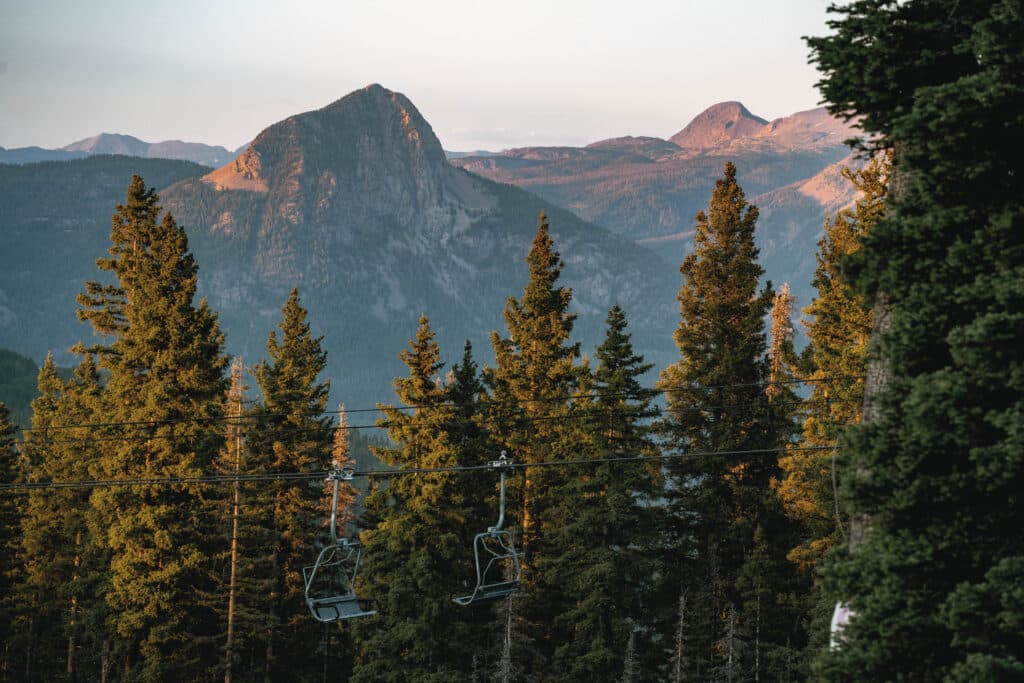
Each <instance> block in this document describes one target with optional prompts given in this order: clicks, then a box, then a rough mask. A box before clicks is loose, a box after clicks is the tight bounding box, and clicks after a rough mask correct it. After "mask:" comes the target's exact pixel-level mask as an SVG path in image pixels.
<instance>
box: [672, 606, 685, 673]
mask: <svg viewBox="0 0 1024 683" xmlns="http://www.w3.org/2000/svg"><path fill="white" fill-rule="evenodd" d="M678 619H679V621H678V625H677V626H676V655H675V662H674V666H673V671H672V681H673V683H682V681H683V654H684V652H683V642H684V639H685V637H686V630H685V627H686V591H685V590H684V591H683V594H682V595H680V596H679V617H678Z"/></svg>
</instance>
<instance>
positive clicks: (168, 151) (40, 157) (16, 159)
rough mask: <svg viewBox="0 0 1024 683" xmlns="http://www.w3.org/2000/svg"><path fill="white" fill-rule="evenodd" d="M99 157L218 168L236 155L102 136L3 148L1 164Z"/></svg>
mask: <svg viewBox="0 0 1024 683" xmlns="http://www.w3.org/2000/svg"><path fill="white" fill-rule="evenodd" d="M96 154H123V155H125V156H132V157H142V158H145V159H181V160H184V161H192V162H195V163H197V164H203V165H204V166H219V165H221V164H225V163H227V162H228V161H230V160H231V159H233V158H234V157H235V156H236V154H237V152H231V151H228V150H227V149H225V148H224V147H220V146H219V145H204V144H202V143H199V142H182V141H181V140H164V141H163V142H144V141H142V140H140V139H138V138H136V137H132V136H131V135H119V134H114V133H100V134H99V135H94V136H93V137H91V138H85V139H84V140H79V141H77V142H72V143H71V144H70V145H65V146H63V147H60V148H58V149H44V148H42V147H17V148H14V149H4V148H3V147H0V163H4V164H27V163H33V162H38V161H65V160H68V159H81V158H84V157H88V156H93V155H96Z"/></svg>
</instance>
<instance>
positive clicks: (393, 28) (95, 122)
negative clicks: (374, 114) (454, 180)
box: [0, 0, 828, 151]
mask: <svg viewBox="0 0 1024 683" xmlns="http://www.w3.org/2000/svg"><path fill="white" fill-rule="evenodd" d="M827 5H828V2H827V0H759V1H758V0H710V1H709V0H618V1H615V2H607V1H605V0H590V1H577V0H512V1H504V2H496V1H494V0H465V1H464V0H414V1H407V0H398V1H382V0H359V1H353V0H335V1H328V0H318V1H314V0H309V1H298V0H294V1H292V2H270V1H267V0H176V1H174V2H162V1H155V0H154V1H142V0H91V1H86V0H0V146H4V147H8V148H9V147H22V146H27V145H39V146H42V147H59V146H62V145H65V144H68V143H70V142H73V141H75V140H79V139H82V138H86V137H90V136H92V135H95V134H97V133H100V132H109V133H126V134H129V135H134V136H136V137H138V138H141V139H143V140H146V141H149V142H156V141H159V140H167V139H181V140H188V141H191V142H205V143H207V144H213V145H223V146H225V147H228V148H229V149H233V148H235V147H237V146H239V145H241V144H242V143H244V142H247V141H249V140H250V139H252V138H253V137H254V136H255V135H256V134H257V133H259V131H260V130H262V129H263V128H265V127H266V126H268V125H270V124H272V123H274V122H276V121H279V120H281V119H283V118H285V117H287V116H290V115H291V114H295V113H298V112H302V111H308V110H310V109H317V108H319V107H322V106H324V105H325V104H328V103H330V102H332V101H334V100H336V99H338V98H340V97H342V96H344V95H345V94H347V93H349V92H351V91H352V90H355V89H358V88H361V87H363V86H365V85H368V84H370V83H380V84H381V85H383V86H384V87H386V88H390V89H392V90H397V91H399V92H402V93H404V94H405V95H407V96H408V97H409V99H411V100H412V102H413V103H414V104H415V105H416V106H417V108H419V110H420V112H421V113H422V114H423V116H424V117H425V118H426V119H427V121H429V122H430V124H431V125H432V126H433V128H434V131H435V132H436V133H437V136H438V137H439V138H440V139H441V142H442V144H443V145H444V147H445V149H449V150H462V151H465V150H474V149H490V150H499V149H504V148H508V147H516V146H526V145H557V144H564V145H580V144H586V143H589V142H594V141H596V140H601V139H605V138H609V137H616V136H620V135H653V136H657V137H669V136H671V135H672V134H674V133H675V132H677V131H678V130H679V129H681V128H682V127H683V126H684V125H686V123H687V122H688V121H689V120H690V119H691V118H692V117H693V116H695V115H696V114H698V113H700V112H701V111H702V110H703V109H705V108H707V107H708V106H710V105H712V104H714V103H716V102H721V101H725V100H739V101H741V102H743V103H744V104H745V105H746V106H747V108H748V109H750V110H751V111H752V112H753V113H754V114H757V115H759V116H763V117H764V118H767V119H772V118H775V117H778V116H786V115H788V114H791V113H793V112H796V111H801V110H804V109H810V108H813V107H815V106H818V102H819V100H820V99H821V97H820V95H819V94H818V92H817V91H816V90H815V88H814V83H815V82H816V81H817V80H818V74H817V73H816V71H815V70H814V69H813V68H812V67H811V66H809V65H808V64H807V47H806V45H805V44H804V42H803V41H802V40H801V36H803V35H821V34H823V33H825V31H826V28H825V21H826V12H825V8H826V6H827Z"/></svg>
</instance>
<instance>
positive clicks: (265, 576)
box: [243, 289, 332, 679]
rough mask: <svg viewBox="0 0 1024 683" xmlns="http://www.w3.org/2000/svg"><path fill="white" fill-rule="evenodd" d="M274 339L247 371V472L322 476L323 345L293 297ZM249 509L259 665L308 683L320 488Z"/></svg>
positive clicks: (301, 489) (264, 493)
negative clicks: (250, 389) (264, 588)
mask: <svg viewBox="0 0 1024 683" xmlns="http://www.w3.org/2000/svg"><path fill="white" fill-rule="evenodd" d="M281 313H282V319H281V322H280V323H279V324H278V331H279V332H280V336H278V333H277V331H272V332H271V333H270V336H269V338H268V339H267V355H268V356H269V359H267V360H263V361H261V362H260V363H259V364H257V366H256V368H255V369H254V371H253V376H254V377H255V379H256V385H257V387H258V388H259V390H260V393H261V394H262V397H263V400H262V405H261V406H260V407H259V408H258V409H257V410H256V411H255V419H256V424H255V427H254V428H253V430H252V432H251V433H250V434H249V439H248V447H249V455H248V457H249V463H248V467H247V469H248V471H250V472H255V473H280V472H323V471H325V470H327V469H328V467H329V466H330V463H331V448H332V439H331V429H330V427H331V425H330V422H329V420H328V418H326V417H323V416H322V413H323V412H324V411H325V410H326V408H327V397H328V390H329V387H330V383H329V382H328V381H326V380H324V381H321V380H320V379H319V377H320V374H321V373H322V372H323V369H324V366H325V365H326V362H327V357H326V353H325V352H324V351H323V349H322V346H321V342H322V338H320V337H314V336H313V335H312V333H311V331H310V326H309V322H308V321H307V319H306V318H307V313H306V309H304V308H303V307H302V305H301V304H300V303H299V295H298V291H297V290H294V289H293V290H292V291H291V294H290V295H289V296H288V300H287V301H286V302H285V304H284V306H283V307H282V309H281ZM246 500H247V504H249V505H251V506H252V508H251V509H252V513H253V514H252V516H251V517H250V521H249V522H248V523H247V525H246V526H247V528H248V530H249V531H247V533H250V534H253V536H251V537H249V538H247V539H243V547H245V548H247V551H248V552H250V553H252V555H251V558H252V561H255V562H257V566H255V567H254V568H253V570H252V571H253V572H254V574H255V575H256V576H257V577H259V578H260V579H261V580H262V581H263V582H266V583H268V584H269V586H270V590H269V592H267V593H266V594H264V595H263V596H261V597H262V599H261V600H260V602H259V603H258V607H257V605H252V604H250V608H251V609H257V608H258V609H261V610H262V611H263V612H264V615H265V617H264V623H263V633H262V634H260V637H262V638H263V639H264V645H265V649H264V651H263V653H262V654H261V657H260V658H261V659H262V660H263V662H262V664H263V667H265V669H266V672H267V675H269V676H270V677H271V678H277V677H283V676H289V677H295V678H299V679H306V678H310V677H312V676H314V675H315V674H316V672H317V671H319V666H320V662H318V661H316V660H314V659H312V658H309V657H308V656H307V653H308V651H309V643H311V642H318V641H319V640H320V634H319V629H318V628H317V625H316V622H314V621H313V620H312V619H311V618H310V617H309V611H308V609H307V608H306V605H305V602H304V592H305V586H304V584H303V580H302V567H303V566H305V565H308V564H311V563H312V562H313V560H314V559H315V555H314V551H315V548H314V545H313V541H314V539H315V536H316V532H317V530H318V529H320V528H322V526H323V524H324V520H325V519H326V517H327V510H328V508H327V502H326V494H325V488H324V485H323V484H322V482H318V481H275V482H270V483H265V484H261V485H260V486H259V487H258V489H253V493H252V495H251V496H247V497H246Z"/></svg>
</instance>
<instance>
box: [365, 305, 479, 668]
mask: <svg viewBox="0 0 1024 683" xmlns="http://www.w3.org/2000/svg"><path fill="white" fill-rule="evenodd" d="M434 336H435V335H434V332H433V330H432V329H431V328H430V323H429V321H428V320H427V318H426V317H425V316H421V317H420V321H419V327H418V328H417V330H416V337H415V339H413V340H412V341H410V342H409V349H408V350H406V351H403V352H401V354H400V358H401V359H402V362H403V363H404V364H405V365H406V367H408V369H409V374H408V376H407V377H399V378H396V379H395V381H394V388H395V394H396V396H397V397H398V399H399V401H400V402H401V404H402V406H404V407H406V408H407V409H402V407H395V406H391V405H381V406H380V407H381V409H382V410H383V412H384V417H383V418H382V419H381V420H380V421H379V425H380V426H381V427H384V428H385V429H386V430H387V434H388V438H389V439H390V441H391V442H392V443H393V444H394V446H393V447H390V448H380V449H374V450H375V452H376V453H377V455H378V457H380V458H381V460H383V461H384V462H385V463H386V464H388V465H390V466H392V467H395V468H397V469H398V470H399V471H400V470H401V469H403V468H438V467H453V466H457V465H459V464H461V463H460V460H459V457H460V445H461V444H460V440H461V439H460V438H459V437H460V436H461V428H460V429H459V430H458V431H453V430H452V429H451V427H452V426H454V425H455V424H456V422H457V419H456V406H454V405H453V404H452V403H451V402H450V401H449V396H450V394H449V392H448V390H447V389H446V387H445V386H444V384H443V382H442V381H441V375H440V372H441V369H442V367H443V365H442V362H441V359H440V348H439V347H438V344H437V342H436V341H435V339H434ZM470 367H471V366H470ZM464 369H465V370H467V371H468V368H464ZM483 493H484V492H483V491H471V492H467V491H465V489H464V487H463V485H462V482H461V481H460V475H459V474H456V473H451V472H426V473H420V474H416V475H413V476H396V477H393V478H391V479H389V480H388V482H387V485H386V488H384V487H377V488H376V489H375V490H374V491H373V492H372V493H371V494H370V495H369V497H368V499H367V502H366V507H367V516H366V519H367V522H368V527H367V528H366V530H365V531H363V532H362V534H361V538H362V541H363V549H364V557H365V562H364V565H363V570H362V581H361V582H360V586H359V587H358V590H359V591H360V592H361V593H362V594H364V595H365V596H366V597H367V598H369V599H371V600H373V602H374V604H375V606H376V608H377V610H378V616H377V617H376V618H368V619H362V620H360V621H359V622H358V623H356V624H355V625H354V626H355V630H354V634H355V640H356V646H357V648H358V651H359V660H358V661H357V665H356V668H355V671H354V675H353V678H352V680H354V681H395V682H398V681H410V680H416V681H468V680H470V675H471V673H472V663H473V659H474V655H477V654H483V653H478V652H474V647H473V646H474V642H475V641H476V640H477V638H475V635H474V634H473V631H472V628H471V623H472V622H471V621H467V618H468V615H467V613H466V609H467V608H465V607H461V606H458V605H456V604H455V603H454V602H453V601H452V599H451V598H452V596H453V595H456V594H461V593H460V591H462V590H464V586H463V584H464V580H465V578H466V577H468V576H470V575H471V574H472V571H473V570H472V565H471V557H472V535H473V533H475V530H474V529H472V528H471V527H469V526H468V524H467V520H466V518H465V514H464V513H465V510H466V508H467V503H466V497H467V496H468V495H476V496H481V495H483ZM481 530H482V529H481ZM382 653H387V656H386V657H385V656H381V654H382Z"/></svg>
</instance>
